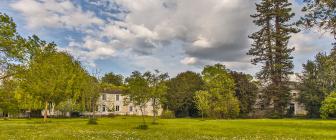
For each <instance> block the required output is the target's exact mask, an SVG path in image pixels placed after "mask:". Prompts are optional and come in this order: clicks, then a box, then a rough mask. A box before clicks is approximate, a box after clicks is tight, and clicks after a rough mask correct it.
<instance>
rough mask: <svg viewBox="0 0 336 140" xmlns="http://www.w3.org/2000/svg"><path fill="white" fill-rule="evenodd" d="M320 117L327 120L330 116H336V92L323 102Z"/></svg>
mask: <svg viewBox="0 0 336 140" xmlns="http://www.w3.org/2000/svg"><path fill="white" fill-rule="evenodd" d="M320 110H321V117H322V118H323V119H327V118H329V117H330V116H335V115H336V92H333V93H331V94H330V95H329V96H328V97H327V98H326V99H325V100H324V101H323V102H322V106H321V109H320Z"/></svg>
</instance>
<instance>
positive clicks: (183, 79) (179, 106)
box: [165, 71, 203, 117]
mask: <svg viewBox="0 0 336 140" xmlns="http://www.w3.org/2000/svg"><path fill="white" fill-rule="evenodd" d="M167 86H168V91H167V94H166V98H167V102H166V103H165V104H166V106H167V107H168V108H169V109H170V110H172V111H174V112H175V115H176V117H188V116H190V117H196V116H198V113H197V108H196V104H195V102H194V97H195V92H196V91H198V90H201V88H202V86H203V81H202V77H201V75H200V74H197V73H195V72H192V71H186V72H182V73H179V74H178V75H177V76H176V77H174V78H172V79H170V80H169V81H168V82H167Z"/></svg>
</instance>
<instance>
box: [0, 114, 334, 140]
mask: <svg viewBox="0 0 336 140" xmlns="http://www.w3.org/2000/svg"><path fill="white" fill-rule="evenodd" d="M50 121H51V122H49V123H46V124H44V123H41V122H42V119H32V120H25V119H13V120H0V140H6V139H12V140H14V139H22V140H40V139H46V140H56V139H62V140H79V139H85V140H89V139H91V140H96V139H97V140H100V139H102V140H103V139H110V140H118V139H120V140H137V139H140V140H160V139H162V140H187V139H190V140H203V139H204V140H210V139H219V140H231V139H232V140H308V139H309V140H310V139H311V140H327V139H330V140H336V121H332V120H326V121H324V120H286V119H285V120H268V119H255V120H206V121H200V120H198V119H160V120H159V124H156V125H153V124H150V125H149V128H148V129H147V130H139V129H136V127H137V126H138V125H139V124H140V122H141V118H139V117H126V118H125V117H115V118H99V119H98V123H99V124H98V125H87V119H50ZM147 121H150V118H147Z"/></svg>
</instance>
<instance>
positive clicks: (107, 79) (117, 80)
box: [101, 72, 124, 86]
mask: <svg viewBox="0 0 336 140" xmlns="http://www.w3.org/2000/svg"><path fill="white" fill-rule="evenodd" d="M101 80H102V83H108V84H112V85H115V86H122V85H123V84H124V77H123V76H122V75H120V74H114V73H113V72H110V73H106V74H105V75H104V76H103V77H102V79H101Z"/></svg>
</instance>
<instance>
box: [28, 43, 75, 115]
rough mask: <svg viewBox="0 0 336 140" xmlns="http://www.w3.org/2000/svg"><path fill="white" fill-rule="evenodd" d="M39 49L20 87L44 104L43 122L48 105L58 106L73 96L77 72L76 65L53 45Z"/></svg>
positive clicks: (68, 56)
mask: <svg viewBox="0 0 336 140" xmlns="http://www.w3.org/2000/svg"><path fill="white" fill-rule="evenodd" d="M39 47H41V51H40V52H38V54H36V55H35V56H34V57H33V58H32V59H31V61H30V62H29V65H28V67H27V69H26V71H25V74H24V76H23V79H22V85H23V87H24V89H25V91H26V92H27V93H29V94H31V95H32V97H34V98H36V99H38V100H39V101H41V102H42V103H43V104H44V121H47V113H48V112H47V111H48V105H49V104H50V103H54V104H56V105H57V104H58V103H60V102H62V101H64V100H65V99H68V98H71V97H72V95H73V86H74V83H76V81H75V79H76V77H77V75H76V74H77V73H78V71H79V69H78V68H81V67H79V66H76V65H77V64H78V63H76V61H75V60H74V59H73V58H72V57H71V56H70V55H68V54H67V53H64V52H57V51H56V48H55V44H47V45H46V46H39Z"/></svg>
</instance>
